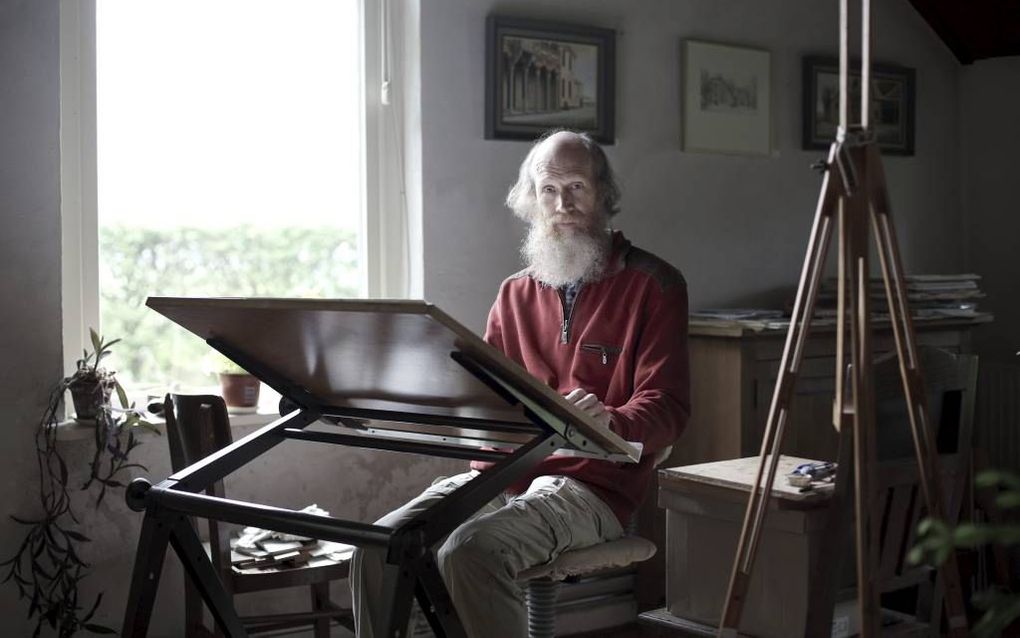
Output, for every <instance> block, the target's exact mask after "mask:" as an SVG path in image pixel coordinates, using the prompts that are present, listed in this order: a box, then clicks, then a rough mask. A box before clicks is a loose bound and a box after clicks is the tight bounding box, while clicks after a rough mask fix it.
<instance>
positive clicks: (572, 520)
mask: <svg viewBox="0 0 1020 638" xmlns="http://www.w3.org/2000/svg"><path fill="white" fill-rule="evenodd" d="M477 474H478V472H475V471H471V472H467V473H464V474H458V475H457V476H452V477H449V478H440V479H437V480H436V481H435V482H434V483H433V484H432V485H431V486H430V487H429V488H427V489H426V490H425V491H424V492H422V493H421V494H420V495H419V496H417V497H415V498H414V499H412V500H411V501H410V502H408V503H407V504H406V505H404V506H403V507H400V508H399V509H397V510H394V511H393V512H390V513H389V514H387V515H386V516H384V517H382V518H381V519H379V520H378V521H377V522H376V524H377V525H385V526H387V527H397V526H399V525H400V524H401V523H403V522H404V521H406V520H408V519H410V518H411V517H413V516H414V515H415V514H417V513H418V512H420V511H422V510H423V509H425V508H427V507H429V506H430V505H431V504H433V503H435V502H436V501H437V500H438V499H441V498H443V497H444V496H446V495H447V494H450V493H451V492H453V491H454V490H455V489H457V488H458V487H460V486H461V485H463V484H464V483H466V482H467V481H469V480H471V479H472V478H473V477H474V476H477ZM622 535H623V529H622V528H621V527H620V523H619V521H618V520H617V519H616V515H615V514H613V512H612V510H610V509H609V507H608V506H607V505H606V504H605V503H604V502H603V501H602V500H601V499H600V498H598V497H597V496H595V494H593V493H592V492H591V490H589V489H588V488H587V487H585V485H584V484H582V483H580V482H578V481H575V480H573V479H570V478H566V477H563V476H542V477H539V478H537V479H535V480H534V481H533V482H532V484H531V486H530V487H529V488H528V490H527V491H526V492H525V493H523V494H520V495H509V494H505V493H504V494H502V495H500V496H499V497H498V498H495V499H493V500H492V501H490V502H489V503H488V504H487V505H485V507H483V508H482V509H481V510H480V511H478V512H477V513H476V514H475V515H474V516H472V517H471V518H470V519H469V520H468V521H467V522H465V523H464V524H463V525H461V526H460V527H458V528H457V529H455V530H454V531H453V532H452V533H451V534H450V535H449V536H447V537H446V539H444V540H443V541H442V542H440V544H439V549H438V551H437V552H436V558H437V562H438V565H439V570H440V572H441V574H442V576H443V581H444V582H445V583H446V587H447V589H449V591H450V596H451V597H452V599H453V604H454V607H455V608H456V609H457V613H458V615H459V616H460V620H461V622H462V623H463V625H464V629H465V630H466V632H467V635H468V636H469V637H470V638H481V637H484V638H504V637H506V638H525V637H526V636H527V635H528V613H527V608H526V606H525V602H524V590H523V589H522V587H521V584H520V583H518V582H517V574H519V573H520V572H522V571H523V570H525V569H528V568H529V567H533V566H535V565H540V564H543V563H547V562H549V561H551V560H553V559H555V558H556V557H557V556H559V555H560V554H561V553H562V552H564V551H566V550H569V549H580V548H582V547H588V546H590V545H594V544H596V543H601V542H604V541H608V540H614V539H616V538H619V537H620V536H622ZM384 563H385V552H384V550H381V549H376V548H369V549H360V548H359V549H357V550H355V552H354V557H353V559H352V563H351V575H350V584H351V591H352V595H353V605H354V623H355V628H356V629H355V630H356V634H357V636H358V638H374V636H375V635H376V634H375V633H374V631H373V627H372V614H373V613H374V608H373V603H374V602H376V601H378V600H379V597H380V592H381V589H382V574H383V565H384Z"/></svg>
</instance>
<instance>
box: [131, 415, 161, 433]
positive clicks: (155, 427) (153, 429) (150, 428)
mask: <svg viewBox="0 0 1020 638" xmlns="http://www.w3.org/2000/svg"><path fill="white" fill-rule="evenodd" d="M133 427H141V428H145V429H146V430H148V431H150V432H153V433H155V434H157V435H159V436H163V432H162V431H161V430H160V429H159V426H158V425H156V424H155V423H150V422H149V421H146V420H145V419H139V420H138V423H135V424H134V426H133Z"/></svg>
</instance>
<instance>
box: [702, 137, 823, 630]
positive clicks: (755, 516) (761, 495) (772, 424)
mask: <svg viewBox="0 0 1020 638" xmlns="http://www.w3.org/2000/svg"><path fill="white" fill-rule="evenodd" d="M836 148H837V145H835V144H833V145H832V148H831V150H830V151H829V162H830V163H831V162H832V161H833V159H834V157H835V153H836ZM837 199H838V197H837V190H836V181H835V179H834V178H833V177H832V175H831V174H830V172H826V174H825V177H824V178H823V180H822V191H821V195H820V196H819V198H818V205H817V207H816V209H815V218H814V223H813V225H812V228H811V236H810V238H809V240H808V249H807V255H806V256H805V258H804V266H803V269H802V271H801V276H800V285H799V286H798V288H797V298H796V300H795V301H794V307H793V316H792V317H791V319H790V331H789V332H788V333H787V337H786V345H785V347H784V348H783V357H782V361H781V363H780V369H779V377H778V378H777V379H776V386H775V390H774V392H773V396H772V404H771V407H770V409H769V415H768V420H767V421H766V425H765V435H764V437H763V439H762V447H761V455H760V456H761V462H760V463H759V465H758V471H757V473H756V475H755V483H754V486H755V487H754V489H752V490H751V497H750V500H749V502H748V505H747V511H746V513H745V514H744V522H743V525H742V527H741V530H740V540H739V541H738V545H737V557H736V559H735V560H734V563H733V571H732V572H731V574H730V582H729V588H728V590H727V596H726V605H725V607H724V608H723V619H722V623H721V624H720V628H719V635H720V636H730V635H732V636H735V635H736V632H737V626H738V624H739V622H740V614H741V612H742V610H743V605H744V602H745V596H746V595H747V588H748V584H749V579H750V573H751V568H752V567H753V565H754V559H755V555H756V554H757V550H758V540H759V538H760V536H761V531H762V525H763V522H764V518H765V511H766V508H767V505H768V503H767V500H768V495H769V494H770V493H771V491H772V484H773V481H774V479H775V475H776V464H777V462H778V460H779V445H780V443H781V442H782V439H783V429H784V427H785V423H786V417H787V414H788V412H789V403H790V398H791V396H792V394H793V382H794V379H795V378H796V375H797V373H798V371H799V369H800V363H801V360H802V359H803V354H804V344H805V342H806V341H807V336H808V331H809V329H810V321H811V316H812V315H813V314H814V304H815V300H816V299H817V297H818V286H819V285H820V283H821V277H822V273H823V272H824V269H825V257H826V254H827V251H828V247H829V240H830V238H831V236H832V226H833V214H834V211H835V208H836V203H837ZM766 466H767V470H766ZM763 478H764V484H763V483H762V481H763Z"/></svg>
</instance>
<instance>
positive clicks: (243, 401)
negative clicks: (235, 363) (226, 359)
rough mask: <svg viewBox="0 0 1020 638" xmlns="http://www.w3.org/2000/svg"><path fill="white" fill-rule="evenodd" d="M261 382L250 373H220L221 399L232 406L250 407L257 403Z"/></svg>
mask: <svg viewBox="0 0 1020 638" xmlns="http://www.w3.org/2000/svg"><path fill="white" fill-rule="evenodd" d="M259 387H261V383H259V380H258V379H256V378H255V377H254V376H252V375H250V374H231V373H226V372H221V373H220V389H221V390H222V392H223V401H224V402H225V403H226V404H227V405H228V406H229V407H232V408H252V407H255V406H257V405H258V404H259Z"/></svg>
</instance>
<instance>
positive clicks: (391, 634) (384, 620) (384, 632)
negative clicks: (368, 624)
mask: <svg viewBox="0 0 1020 638" xmlns="http://www.w3.org/2000/svg"><path fill="white" fill-rule="evenodd" d="M413 596H414V573H413V571H412V566H411V564H410V563H409V562H406V561H405V562H402V563H401V564H399V565H394V564H393V563H386V565H385V567H383V585H382V595H381V596H380V600H379V603H378V604H377V605H376V608H375V613H376V617H375V622H373V623H372V625H373V627H375V628H377V629H376V631H375V634H376V635H377V636H387V638H404V636H406V635H407V623H408V621H409V620H410V616H411V600H412V598H413Z"/></svg>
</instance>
